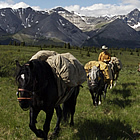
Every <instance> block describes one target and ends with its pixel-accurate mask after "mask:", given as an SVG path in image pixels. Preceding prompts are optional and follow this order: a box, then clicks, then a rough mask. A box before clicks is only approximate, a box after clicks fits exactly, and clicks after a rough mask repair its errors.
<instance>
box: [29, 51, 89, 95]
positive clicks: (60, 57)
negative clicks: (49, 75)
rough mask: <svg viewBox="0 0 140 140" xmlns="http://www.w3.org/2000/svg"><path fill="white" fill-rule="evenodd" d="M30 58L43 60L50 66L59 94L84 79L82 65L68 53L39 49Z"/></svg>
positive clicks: (84, 74) (79, 83) (84, 73)
mask: <svg viewBox="0 0 140 140" xmlns="http://www.w3.org/2000/svg"><path fill="white" fill-rule="evenodd" d="M32 59H40V60H44V61H46V62H48V64H49V65H50V66H51V67H52V70H53V72H54V74H55V77H56V80H57V86H58V94H59V96H62V95H64V94H65V93H66V91H67V89H70V88H71V87H75V86H78V85H81V84H82V83H83V82H84V81H86V72H85V69H84V66H83V65H82V64H81V63H80V62H79V61H78V60H77V59H76V58H75V57H74V56H73V55H72V54H70V53H62V54H58V53H57V52H53V51H47V50H46V51H39V52H38V53H36V54H35V55H34V56H32V58H31V59H30V60H32Z"/></svg>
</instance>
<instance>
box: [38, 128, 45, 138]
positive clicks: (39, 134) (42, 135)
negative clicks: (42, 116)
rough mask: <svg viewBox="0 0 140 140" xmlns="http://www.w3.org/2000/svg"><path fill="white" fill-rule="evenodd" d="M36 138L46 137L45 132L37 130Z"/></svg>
mask: <svg viewBox="0 0 140 140" xmlns="http://www.w3.org/2000/svg"><path fill="white" fill-rule="evenodd" d="M36 136H37V137H38V138H44V137H45V135H44V132H43V131H42V130H41V129H38V130H37V133H36Z"/></svg>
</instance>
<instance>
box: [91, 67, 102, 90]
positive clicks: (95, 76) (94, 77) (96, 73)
mask: <svg viewBox="0 0 140 140" xmlns="http://www.w3.org/2000/svg"><path fill="white" fill-rule="evenodd" d="M100 79H101V77H100V69H99V67H96V66H93V67H92V69H91V71H90V73H89V86H90V88H96V87H97V86H98V83H99V81H100Z"/></svg>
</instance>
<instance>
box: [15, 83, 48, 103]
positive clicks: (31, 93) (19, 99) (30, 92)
mask: <svg viewBox="0 0 140 140" xmlns="http://www.w3.org/2000/svg"><path fill="white" fill-rule="evenodd" d="M47 84H48V82H46V83H45V84H44V86H42V87H41V88H40V89H39V90H37V91H29V90H26V89H23V88H19V89H18V91H17V93H16V95H17V96H18V98H17V100H18V101H21V100H32V98H31V97H30V98H29V97H19V92H22V91H25V92H28V93H29V94H30V95H31V96H33V95H34V94H35V92H39V91H40V90H41V89H43V88H45V87H46V86H47Z"/></svg>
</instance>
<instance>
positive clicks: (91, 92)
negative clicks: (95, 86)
mask: <svg viewBox="0 0 140 140" xmlns="http://www.w3.org/2000/svg"><path fill="white" fill-rule="evenodd" d="M89 91H90V94H91V97H92V100H93V105H94V106H95V96H94V93H93V90H91V89H89Z"/></svg>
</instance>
